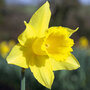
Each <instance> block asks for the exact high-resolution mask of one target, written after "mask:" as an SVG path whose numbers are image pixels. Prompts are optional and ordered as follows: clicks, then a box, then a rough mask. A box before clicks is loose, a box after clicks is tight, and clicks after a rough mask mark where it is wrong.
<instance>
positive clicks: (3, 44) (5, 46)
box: [0, 40, 15, 58]
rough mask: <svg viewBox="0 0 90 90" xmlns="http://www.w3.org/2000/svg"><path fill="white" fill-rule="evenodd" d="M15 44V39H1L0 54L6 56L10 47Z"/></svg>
mask: <svg viewBox="0 0 90 90" xmlns="http://www.w3.org/2000/svg"><path fill="white" fill-rule="evenodd" d="M14 45H15V41H14V40H10V41H8V42H7V41H2V42H1V43H0V54H1V56H2V57H3V58H6V56H7V54H8V53H9V51H10V50H11V48H12V47H13V46H14Z"/></svg>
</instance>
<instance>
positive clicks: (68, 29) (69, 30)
mask: <svg viewBox="0 0 90 90" xmlns="http://www.w3.org/2000/svg"><path fill="white" fill-rule="evenodd" d="M63 29H64V30H65V29H66V30H67V31H68V32H69V37H70V36H71V35H72V34H73V33H75V32H76V31H77V30H78V29H79V27H77V28H76V29H75V30H72V29H70V28H65V27H64V28H63Z"/></svg>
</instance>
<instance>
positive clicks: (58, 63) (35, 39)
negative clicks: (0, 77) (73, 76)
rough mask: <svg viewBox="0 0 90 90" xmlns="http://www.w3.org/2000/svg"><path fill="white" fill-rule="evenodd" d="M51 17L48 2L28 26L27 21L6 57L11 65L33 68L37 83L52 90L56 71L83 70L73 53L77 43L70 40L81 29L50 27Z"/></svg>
mask: <svg viewBox="0 0 90 90" xmlns="http://www.w3.org/2000/svg"><path fill="white" fill-rule="evenodd" d="M50 17H51V11H50V8H49V3H48V2H46V3H45V4H44V5H42V6H41V7H40V8H39V9H38V10H37V11H36V12H35V14H34V15H33V16H32V18H31V19H30V21H29V23H26V22H25V21H24V23H25V25H26V29H25V31H24V32H23V33H22V34H21V35H20V36H19V37H18V41H19V43H18V44H17V45H15V47H14V48H13V49H12V50H11V52H10V54H9V56H8V57H7V62H8V63H9V64H14V65H18V66H20V67H22V68H30V69H31V72H32V73H33V75H34V77H35V78H36V79H37V80H38V82H39V83H41V84H42V85H44V86H45V87H47V88H51V85H52V83H53V80H54V73H53V71H56V70H73V69H77V68H79V67H80V65H79V62H78V61H77V59H76V58H75V57H74V56H73V55H72V54H71V52H72V51H73V49H72V46H73V44H74V41H73V39H71V38H70V36H71V35H72V34H73V33H74V32H76V31H77V30H78V28H77V29H76V30H72V29H69V28H65V27H61V26H59V27H51V28H48V26H49V21H50Z"/></svg>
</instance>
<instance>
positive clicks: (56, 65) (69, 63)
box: [50, 54, 80, 71]
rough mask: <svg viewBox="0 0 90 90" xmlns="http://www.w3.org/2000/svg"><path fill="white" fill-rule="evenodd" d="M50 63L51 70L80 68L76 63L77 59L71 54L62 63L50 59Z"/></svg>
mask: <svg viewBox="0 0 90 90" xmlns="http://www.w3.org/2000/svg"><path fill="white" fill-rule="evenodd" d="M50 61H51V63H52V67H53V70H54V71H56V70H74V69H77V68H79V67H80V64H79V62H78V61H77V59H76V58H75V57H74V56H73V55H72V54H71V56H69V57H68V58H67V60H65V61H62V62H58V61H56V60H53V59H50Z"/></svg>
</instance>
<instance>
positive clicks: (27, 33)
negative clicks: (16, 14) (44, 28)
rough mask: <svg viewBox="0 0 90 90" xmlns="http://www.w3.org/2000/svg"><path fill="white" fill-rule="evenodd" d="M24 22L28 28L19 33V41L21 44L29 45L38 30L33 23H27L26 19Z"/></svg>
mask: <svg viewBox="0 0 90 90" xmlns="http://www.w3.org/2000/svg"><path fill="white" fill-rule="evenodd" d="M24 23H25V25H26V29H25V30H24V32H23V33H21V34H20V35H19V37H18V41H19V43H20V44H21V45H24V46H29V45H30V44H31V42H32V40H33V39H34V38H35V37H36V32H35V30H34V29H33V28H32V26H31V25H29V24H28V23H26V21H24Z"/></svg>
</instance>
